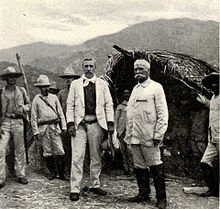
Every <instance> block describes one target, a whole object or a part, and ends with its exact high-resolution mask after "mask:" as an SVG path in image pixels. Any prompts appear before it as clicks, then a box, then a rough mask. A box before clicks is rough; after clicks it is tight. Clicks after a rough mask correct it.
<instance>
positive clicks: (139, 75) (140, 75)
mask: <svg viewBox="0 0 220 209" xmlns="http://www.w3.org/2000/svg"><path fill="white" fill-rule="evenodd" d="M137 77H141V78H143V77H145V76H144V75H142V74H137V75H135V76H134V78H137Z"/></svg>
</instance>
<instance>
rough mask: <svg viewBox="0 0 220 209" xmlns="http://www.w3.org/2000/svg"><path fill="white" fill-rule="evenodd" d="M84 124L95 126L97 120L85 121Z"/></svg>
mask: <svg viewBox="0 0 220 209" xmlns="http://www.w3.org/2000/svg"><path fill="white" fill-rule="evenodd" d="M83 122H84V123H88V124H93V123H95V122H97V119H94V120H89V121H86V120H83Z"/></svg>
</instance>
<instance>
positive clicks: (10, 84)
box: [0, 67, 30, 188]
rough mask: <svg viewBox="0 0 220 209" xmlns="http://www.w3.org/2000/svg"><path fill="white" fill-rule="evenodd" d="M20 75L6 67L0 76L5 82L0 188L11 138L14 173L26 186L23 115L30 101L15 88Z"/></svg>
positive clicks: (24, 91)
mask: <svg viewBox="0 0 220 209" xmlns="http://www.w3.org/2000/svg"><path fill="white" fill-rule="evenodd" d="M20 76H22V73H19V72H16V70H15V68H13V67H8V68H6V69H5V70H4V72H3V74H1V75H0V77H1V78H2V80H4V81H6V83H7V84H6V86H5V87H3V89H2V92H1V104H0V105H1V110H0V111H1V130H0V131H1V132H0V137H1V138H0V168H1V169H0V188H2V187H4V186H5V180H6V170H5V167H6V165H5V154H6V149H7V146H8V143H9V140H10V138H11V136H12V137H13V140H14V149H15V172H16V176H17V177H18V182H19V183H21V184H28V181H27V179H26V177H25V168H26V158H25V145H24V124H23V118H24V115H25V113H27V112H28V111H30V101H29V98H28V95H27V92H26V90H25V89H24V88H23V87H19V86H16V81H17V78H19V77H20Z"/></svg>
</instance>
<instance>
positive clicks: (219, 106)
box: [197, 72, 220, 197]
mask: <svg viewBox="0 0 220 209" xmlns="http://www.w3.org/2000/svg"><path fill="white" fill-rule="evenodd" d="M219 78H220V77H219V73H215V72H213V73H211V74H209V75H207V76H206V77H205V78H204V79H203V80H202V84H203V86H204V87H206V88H207V89H210V90H211V91H212V92H213V93H214V94H213V96H212V98H211V100H210V101H209V100H208V99H206V98H204V97H203V96H201V95H199V96H198V98H197V101H199V102H201V103H203V104H205V105H206V106H207V107H208V108H209V109H210V112H209V130H208V145H207V147H206V150H205V152H204V154H203V157H202V160H201V168H202V171H203V174H204V177H205V180H206V184H207V186H208V187H209V190H208V191H207V192H206V193H203V194H201V196H205V197H208V196H216V197H218V196H219V172H218V171H217V172H216V171H215V169H214V167H215V166H214V161H215V159H216V158H217V157H219V141H220V135H219V129H220V124H219V118H220V97H219ZM217 170H218V169H217Z"/></svg>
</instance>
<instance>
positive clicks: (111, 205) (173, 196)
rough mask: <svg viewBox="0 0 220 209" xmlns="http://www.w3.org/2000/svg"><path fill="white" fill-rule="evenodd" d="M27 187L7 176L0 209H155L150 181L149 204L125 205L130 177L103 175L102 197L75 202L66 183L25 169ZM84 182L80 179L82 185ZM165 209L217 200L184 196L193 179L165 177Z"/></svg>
mask: <svg viewBox="0 0 220 209" xmlns="http://www.w3.org/2000/svg"><path fill="white" fill-rule="evenodd" d="M28 179H29V184H28V185H21V184H18V183H17V182H16V181H15V178H12V177H9V178H8V179H7V182H6V186H5V187H4V188H2V189H1V190H0V209H14V208H19V209H20V208H22V209H23V208H25V209H51V208H53V209H68V208H72V209H78V208H82V209H98V208H104V209H117V208H118V209H146V208H149V209H156V199H155V190H154V187H153V182H152V179H151V190H152V191H151V199H152V203H151V204H143V203H141V204H137V203H128V202H127V200H126V199H127V198H128V197H131V196H133V195H135V194H136V193H137V185H136V180H135V178H134V177H128V176H125V175H121V174H120V175H116V173H114V174H110V175H107V174H103V175H102V177H101V180H102V188H103V189H105V190H107V191H108V195H107V196H106V197H98V196H94V195H91V194H90V195H87V196H85V195H83V196H80V200H79V201H77V202H71V201H70V200H69V191H70V185H69V182H68V181H61V180H58V179H55V180H52V181H48V180H47V178H46V177H45V176H43V175H42V174H37V173H35V172H33V171H32V170H30V169H29V171H28ZM87 181H88V177H85V178H84V181H83V185H85V183H86V182H87ZM166 185H167V199H168V207H167V208H168V209H217V208H218V207H219V199H218V198H215V197H209V198H204V197H199V196H197V195H194V194H184V193H183V187H185V186H192V185H195V182H194V180H191V179H186V178H180V177H175V176H171V175H169V176H167V177H166Z"/></svg>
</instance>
